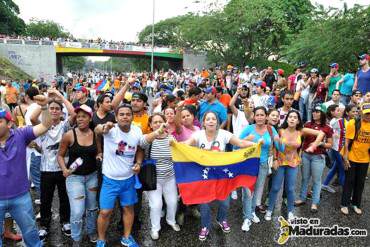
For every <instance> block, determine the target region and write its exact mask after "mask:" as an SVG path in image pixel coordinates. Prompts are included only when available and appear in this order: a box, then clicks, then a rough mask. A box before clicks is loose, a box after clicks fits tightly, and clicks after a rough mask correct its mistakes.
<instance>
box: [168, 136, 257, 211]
mask: <svg viewBox="0 0 370 247" xmlns="http://www.w3.org/2000/svg"><path fill="white" fill-rule="evenodd" d="M171 151H172V159H173V162H174V169H175V176H176V183H177V185H178V187H179V191H180V195H181V197H182V200H183V202H184V204H202V203H208V202H211V201H214V200H224V199H226V198H227V196H228V195H229V194H230V193H231V191H233V190H235V189H236V188H238V187H248V188H249V189H250V190H252V191H253V190H254V184H255V183H256V180H257V176H258V170H259V157H260V153H261V146H260V145H257V144H256V145H254V146H252V147H248V148H244V149H239V150H237V151H233V152H214V151H208V150H202V149H199V148H196V147H191V146H188V145H185V144H181V143H173V145H172V146H171Z"/></svg>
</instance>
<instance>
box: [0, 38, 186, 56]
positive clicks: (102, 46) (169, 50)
mask: <svg viewBox="0 0 370 247" xmlns="http://www.w3.org/2000/svg"><path fill="white" fill-rule="evenodd" d="M0 43H5V44H20V45H22V44H23V45H53V46H56V47H65V48H89V49H104V50H123V51H141V52H152V48H151V47H147V46H141V45H129V44H108V43H89V42H65V41H63V42H61V41H48V40H24V39H5V38H2V39H0ZM154 52H163V53H180V52H181V50H178V49H173V48H170V47H154Z"/></svg>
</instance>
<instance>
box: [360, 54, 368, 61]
mask: <svg viewBox="0 0 370 247" xmlns="http://www.w3.org/2000/svg"><path fill="white" fill-rule="evenodd" d="M358 59H360V60H362V59H366V60H370V56H369V55H368V54H366V53H362V54H360V55H359V56H358Z"/></svg>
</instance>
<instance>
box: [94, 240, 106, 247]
mask: <svg viewBox="0 0 370 247" xmlns="http://www.w3.org/2000/svg"><path fill="white" fill-rule="evenodd" d="M96 247H105V241H104V240H98V241H96Z"/></svg>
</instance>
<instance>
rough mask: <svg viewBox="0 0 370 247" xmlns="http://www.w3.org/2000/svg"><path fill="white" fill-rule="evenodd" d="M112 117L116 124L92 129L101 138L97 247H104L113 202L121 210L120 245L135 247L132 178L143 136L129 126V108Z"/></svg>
mask: <svg viewBox="0 0 370 247" xmlns="http://www.w3.org/2000/svg"><path fill="white" fill-rule="evenodd" d="M115 114H116V120H117V124H113V123H111V122H108V123H106V124H104V125H98V126H97V127H96V128H95V131H96V133H97V134H98V135H103V136H104V154H103V157H104V159H103V184H102V188H101V192H100V200H99V204H100V212H99V218H98V237H99V240H98V242H97V246H105V233H106V230H107V228H108V224H109V220H110V216H111V215H112V212H113V209H114V205H115V202H116V199H117V198H119V200H120V205H121V207H122V208H123V219H122V220H123V222H124V232H123V236H122V238H121V244H122V245H124V246H138V245H137V244H136V242H135V240H134V238H133V237H132V236H131V229H132V225H133V221H134V204H135V203H136V202H137V201H138V198H137V194H136V189H135V186H134V184H135V176H134V175H135V174H137V173H139V171H140V166H141V164H142V161H143V158H144V152H143V150H142V149H141V148H140V147H138V146H139V145H140V141H141V139H142V136H143V134H142V131H141V129H140V128H139V127H137V126H135V125H133V124H132V120H133V111H132V108H131V105H128V104H122V105H120V106H118V107H117V108H116V109H115ZM135 160H136V163H134V162H135Z"/></svg>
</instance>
